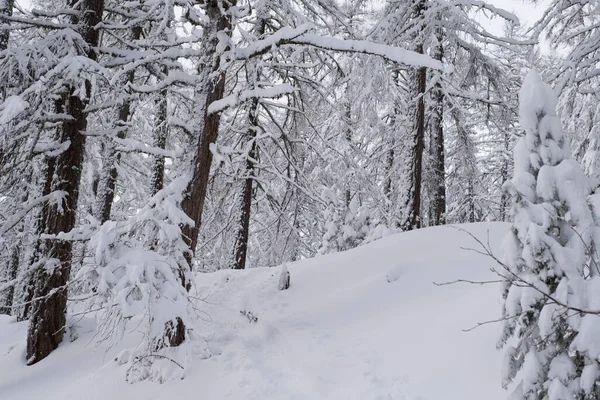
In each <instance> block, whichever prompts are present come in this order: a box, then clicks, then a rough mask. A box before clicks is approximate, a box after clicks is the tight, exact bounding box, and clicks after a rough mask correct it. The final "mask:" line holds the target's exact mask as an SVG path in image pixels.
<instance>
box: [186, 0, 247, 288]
mask: <svg viewBox="0 0 600 400" xmlns="http://www.w3.org/2000/svg"><path fill="white" fill-rule="evenodd" d="M235 3H236V2H235V1H230V2H223V3H221V2H220V1H217V0H210V1H207V2H206V15H207V17H208V19H209V21H210V26H209V28H208V29H207V31H206V35H207V36H206V38H207V40H206V42H205V44H204V56H205V59H204V63H202V65H201V67H200V68H203V71H201V75H202V76H203V77H204V78H205V81H204V82H203V85H204V87H203V88H202V89H203V90H202V91H201V93H200V97H201V100H200V101H201V102H202V104H201V110H200V112H201V125H202V126H201V127H200V129H199V131H200V136H199V137H198V141H197V146H196V155H195V158H194V164H193V171H192V178H191V180H190V182H189V184H188V187H187V190H186V197H185V198H184V200H183V202H182V204H181V207H182V209H183V211H184V212H185V213H186V214H187V215H188V216H189V217H190V218H191V219H192V221H194V226H189V225H186V226H184V227H183V229H182V231H183V238H184V240H185V242H186V243H187V244H188V246H189V250H190V251H189V253H188V254H187V256H186V259H187V262H188V264H189V266H190V268H191V267H192V263H193V256H194V253H195V251H196V246H197V244H198V230H199V229H200V225H201V224H202V211H203V208H204V201H205V198H206V188H207V185H208V178H209V174H210V167H211V164H212V152H211V151H210V145H211V144H213V143H215V142H216V140H217V136H218V134H219V123H220V120H221V116H220V114H219V113H213V114H209V113H208V106H209V105H210V104H211V103H213V102H214V101H216V100H220V99H222V98H223V93H224V91H225V72H224V71H220V70H219V66H220V62H219V57H218V56H217V44H218V43H219V39H218V37H217V34H218V33H225V34H226V35H231V16H230V15H229V14H227V9H228V8H229V7H231V6H234V5H235ZM183 285H184V286H185V287H188V286H189V283H188V282H184V283H183Z"/></svg>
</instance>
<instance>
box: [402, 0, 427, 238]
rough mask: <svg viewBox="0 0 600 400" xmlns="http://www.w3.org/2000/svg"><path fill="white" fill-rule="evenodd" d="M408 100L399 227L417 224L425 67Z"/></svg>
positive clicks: (418, 12)
mask: <svg viewBox="0 0 600 400" xmlns="http://www.w3.org/2000/svg"><path fill="white" fill-rule="evenodd" d="M425 8H426V4H425V0H421V1H419V2H418V3H417V4H416V5H415V8H414V15H415V18H422V14H423V12H424V11H425ZM416 40H417V43H418V44H417V45H416V46H415V48H414V51H415V52H417V53H419V54H423V53H424V52H423V44H422V43H419V42H418V41H419V40H420V38H418V37H417V38H416ZM410 83H411V85H412V87H411V89H412V90H411V92H412V93H411V99H410V100H411V101H412V102H414V103H415V104H414V105H413V107H412V113H411V115H414V121H413V129H412V131H411V135H412V137H411V138H410V143H409V144H408V146H407V148H408V155H407V158H406V159H405V160H404V170H403V171H401V173H402V174H403V175H404V176H403V179H404V187H402V188H400V190H403V191H404V193H401V196H402V201H401V203H400V205H401V206H402V216H401V219H400V221H399V227H400V228H402V230H405V231H408V230H412V229H416V228H420V227H421V218H420V213H421V182H422V175H423V148H424V138H425V89H426V85H427V69H426V68H418V69H417V70H416V71H415V72H414V75H413V77H412V82H410Z"/></svg>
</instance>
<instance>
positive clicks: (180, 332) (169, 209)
mask: <svg viewBox="0 0 600 400" xmlns="http://www.w3.org/2000/svg"><path fill="white" fill-rule="evenodd" d="M185 185H186V179H184V178H179V179H176V180H174V181H173V182H172V183H171V184H170V185H169V186H167V187H166V188H164V189H163V190H161V191H159V192H158V193H157V194H156V195H155V196H154V197H152V199H151V200H150V201H149V203H148V204H147V205H146V206H145V207H144V208H142V209H140V210H139V211H138V212H137V213H136V214H135V215H134V216H132V217H130V218H129V219H127V220H125V221H107V222H106V223H104V224H103V225H102V226H101V227H100V229H98V230H97V232H96V233H95V234H94V235H93V237H92V239H91V242H90V245H91V247H92V248H93V250H94V263H93V265H92V266H91V267H89V268H85V269H82V271H81V272H80V274H87V275H88V276H90V277H92V279H93V280H94V282H93V284H92V285H91V288H92V289H91V290H92V292H94V293H95V296H93V302H94V303H95V308H98V309H99V310H100V311H98V312H97V319H98V339H99V340H101V341H102V340H109V341H110V342H111V343H116V342H117V341H119V340H120V339H121V338H122V336H123V333H124V331H125V328H126V326H127V324H128V322H130V321H132V322H134V323H135V324H139V326H141V327H143V333H144V340H143V342H142V343H140V345H139V346H138V347H137V348H136V349H135V351H132V352H130V353H128V357H126V359H127V362H129V363H131V364H132V365H133V364H137V366H136V368H138V369H139V367H140V366H144V367H148V368H149V366H150V365H154V361H155V360H158V359H160V360H168V359H170V358H171V357H170V356H169V355H168V354H163V353H169V350H168V348H169V347H172V346H177V345H179V344H180V343H181V342H183V340H184V339H185V333H186V332H185V327H186V326H189V325H190V321H189V317H188V307H189V304H188V292H187V290H186V285H189V282H190V271H189V267H188V265H187V262H186V260H185V258H184V255H185V252H186V251H187V249H188V248H187V245H186V244H185V242H184V241H183V239H182V235H181V229H180V226H182V225H183V224H191V223H192V221H190V220H189V218H188V217H187V216H186V215H185V214H184V213H183V211H182V210H181V209H180V207H179V205H180V203H181V200H182V192H183V190H184V189H185ZM170 353H173V351H171V352H170ZM170 353H169V354H170ZM121 358H123V357H121ZM161 362H162V361H161ZM173 363H174V364H177V362H176V361H174V360H173ZM148 368H146V369H148ZM153 375H155V372H153V371H152V370H151V369H148V371H146V372H140V371H138V372H136V373H128V379H133V380H138V379H146V378H150V379H152V377H153ZM159 375H160V374H159ZM157 376H158V375H157ZM161 376H162V375H161ZM161 379H162V378H161Z"/></svg>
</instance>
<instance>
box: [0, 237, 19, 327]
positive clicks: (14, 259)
mask: <svg viewBox="0 0 600 400" xmlns="http://www.w3.org/2000/svg"><path fill="white" fill-rule="evenodd" d="M20 252H21V242H19V243H17V244H15V245H14V246H13V248H12V249H11V251H10V257H9V259H8V262H7V271H8V280H9V281H12V280H14V279H16V278H17V273H18V271H19V260H20V258H21V257H20ZM14 297H15V285H13V286H11V287H9V288H8V289H7V293H6V299H5V301H4V306H2V307H0V314H6V315H12V306H13V302H14Z"/></svg>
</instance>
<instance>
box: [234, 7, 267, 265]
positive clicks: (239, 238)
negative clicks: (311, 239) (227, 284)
mask: <svg viewBox="0 0 600 400" xmlns="http://www.w3.org/2000/svg"><path fill="white" fill-rule="evenodd" d="M259 18H260V19H259V21H258V25H257V27H256V30H255V31H256V32H255V33H256V36H257V37H261V36H262V35H264V33H265V27H266V21H265V19H263V18H261V17H259ZM247 71H248V72H247V78H248V83H249V84H250V85H252V86H253V87H254V88H256V87H257V85H258V82H259V80H260V74H261V71H260V67H259V66H258V62H257V61H250V63H249V65H248V69H247ZM248 125H249V128H248V132H247V134H246V143H247V144H250V150H249V151H248V156H247V157H246V168H245V170H246V171H245V176H246V179H245V180H244V184H243V187H242V196H241V207H240V220H239V223H238V231H237V233H236V235H235V244H234V247H233V249H234V250H233V251H234V260H233V268H234V269H245V268H246V258H247V254H248V238H249V236H250V232H249V231H250V212H251V209H252V185H253V183H254V177H255V175H256V172H255V171H254V160H255V159H256V158H257V155H258V146H257V144H256V137H257V135H258V99H253V100H252V102H251V103H250V107H249V109H248Z"/></svg>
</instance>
